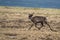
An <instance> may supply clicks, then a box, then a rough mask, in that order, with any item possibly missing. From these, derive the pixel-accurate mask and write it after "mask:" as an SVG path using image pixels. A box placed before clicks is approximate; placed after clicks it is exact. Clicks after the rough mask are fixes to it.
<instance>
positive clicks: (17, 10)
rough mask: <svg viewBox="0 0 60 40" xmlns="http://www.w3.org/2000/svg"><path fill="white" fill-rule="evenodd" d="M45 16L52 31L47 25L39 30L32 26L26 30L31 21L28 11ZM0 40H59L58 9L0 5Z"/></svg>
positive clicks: (59, 10) (59, 18)
mask: <svg viewBox="0 0 60 40" xmlns="http://www.w3.org/2000/svg"><path fill="white" fill-rule="evenodd" d="M33 12H34V13H35V14H34V16H36V15H37V16H45V17H47V19H48V22H49V24H50V25H51V28H53V29H54V30H57V32H53V31H51V30H50V29H49V27H48V26H47V25H45V27H43V28H42V29H41V30H38V29H37V28H35V27H34V26H33V27H32V28H31V29H30V30H28V28H29V27H30V25H31V23H32V22H31V21H30V20H29V19H28V14H29V13H33ZM0 40H60V9H51V8H24V7H6V6H0Z"/></svg>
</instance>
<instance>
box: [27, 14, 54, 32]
mask: <svg viewBox="0 0 60 40" xmlns="http://www.w3.org/2000/svg"><path fill="white" fill-rule="evenodd" d="M33 14H34V13H32V14H29V16H28V18H29V19H30V20H31V21H32V22H33V24H32V25H31V27H32V26H33V25H34V24H35V27H36V28H38V29H39V30H40V29H41V28H42V27H43V26H44V23H45V24H46V25H48V26H49V28H50V30H51V31H53V29H52V28H51V27H50V25H49V24H48V22H47V18H46V17H44V16H34V17H33ZM38 23H41V27H40V28H39V27H37V24H38ZM31 27H30V28H29V29H28V30H30V29H31Z"/></svg>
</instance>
